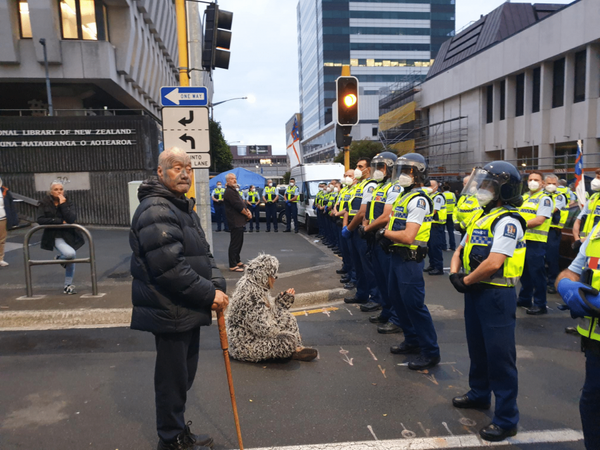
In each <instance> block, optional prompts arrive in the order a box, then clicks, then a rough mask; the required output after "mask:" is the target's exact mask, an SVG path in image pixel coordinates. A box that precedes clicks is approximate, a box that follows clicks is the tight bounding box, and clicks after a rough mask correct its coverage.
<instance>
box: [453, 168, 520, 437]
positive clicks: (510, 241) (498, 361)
mask: <svg viewBox="0 0 600 450" xmlns="http://www.w3.org/2000/svg"><path fill="white" fill-rule="evenodd" d="M471 188H474V190H476V192H477V194H476V195H477V200H478V204H479V206H481V207H482V208H483V216H482V217H480V218H478V219H477V220H475V221H472V222H471V223H470V224H469V227H468V229H467V234H466V235H465V237H464V238H463V239H462V242H461V243H460V245H459V246H458V248H457V249H456V251H455V252H454V255H453V257H452V262H451V265H450V281H451V282H452V284H453V286H454V287H455V289H456V290H457V291H458V292H460V293H462V294H464V295H465V311H464V315H465V329H466V334H467V346H468V349H469V357H470V359H471V367H470V370H469V387H470V388H471V389H470V390H469V392H467V393H466V394H465V395H462V396H459V397H455V398H454V399H453V400H452V404H453V405H454V406H455V407H456V408H472V409H489V408H490V402H491V395H492V393H494V396H495V398H496V402H495V408H494V417H493V419H492V422H491V423H490V424H489V425H487V426H485V427H483V428H482V429H481V430H479V434H480V436H481V437H482V438H483V439H485V440H486V441H502V440H504V439H506V438H507V437H510V436H514V435H516V434H517V424H518V422H519V410H518V408H517V393H518V388H519V380H518V377H517V350H516V343H515V324H516V308H517V306H516V300H517V296H516V290H515V285H516V284H517V282H518V280H519V277H520V276H521V274H522V273H523V265H524V264H525V251H526V249H525V241H524V239H523V236H524V230H525V227H526V223H525V220H524V219H523V217H522V216H521V214H520V213H519V210H518V209H517V208H518V207H519V206H520V204H521V203H522V197H521V189H522V184H521V175H520V174H519V171H518V170H517V169H516V168H515V167H514V166H513V165H512V164H510V163H508V162H505V161H494V162H491V163H488V164H487V165H485V166H484V167H483V169H480V168H476V169H473V173H472V175H471V178H470V181H469V184H468V185H467V187H466V188H465V189H466V192H470V191H469V189H471ZM527 251H529V250H527ZM461 266H462V267H463V268H464V273H458V272H459V270H460V268H461Z"/></svg>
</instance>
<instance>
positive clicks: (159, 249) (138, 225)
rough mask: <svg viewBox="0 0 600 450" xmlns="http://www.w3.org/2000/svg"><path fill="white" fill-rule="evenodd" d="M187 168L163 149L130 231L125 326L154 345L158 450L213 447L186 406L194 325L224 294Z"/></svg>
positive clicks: (182, 158)
mask: <svg viewBox="0 0 600 450" xmlns="http://www.w3.org/2000/svg"><path fill="white" fill-rule="evenodd" d="M191 173H192V166H191V162H190V158H189V156H188V155H187V154H186V153H185V152H184V151H183V150H180V149H178V148H170V149H167V150H165V151H164V152H162V153H161V154H160V156H159V157H158V169H157V174H158V179H157V178H150V179H147V180H145V181H144V182H143V183H142V184H141V186H140V188H139V190H138V198H139V200H140V204H139V206H138V207H137V209H136V211H135V214H134V216H133V220H132V223H131V230H130V232H129V243H130V246H131V249H132V251H133V255H132V258H131V275H132V276H133V284H132V293H131V300H132V303H133V313H132V316H131V329H134V330H141V331H149V332H151V333H153V334H154V341H155V345H156V365H155V369H154V391H155V402H156V428H157V432H158V438H159V440H158V450H184V449H191V450H205V449H207V448H208V447H212V445H213V439H212V438H210V437H209V436H207V435H196V434H193V433H192V432H191V430H190V425H191V422H187V423H186V421H185V418H184V411H185V409H186V400H187V392H188V391H189V390H190V388H191V387H192V383H193V382H194V378H195V376H196V370H197V367H198V351H199V347H200V327H201V326H205V325H210V323H211V309H224V308H226V307H227V303H228V298H227V295H225V291H226V285H225V279H224V278H223V276H222V275H221V272H220V271H219V269H218V268H217V265H216V263H215V261H214V259H213V256H212V254H211V253H210V247H209V244H208V242H207V241H206V237H205V235H204V230H203V229H202V226H201V225H200V219H199V217H198V216H197V215H196V213H195V212H194V204H195V200H194V199H193V198H187V197H186V196H185V194H186V193H187V192H188V190H189V188H190V185H191V182H190V176H191ZM236 195H237V194H236ZM204 384H205V385H206V384H207V382H206V381H205V382H204Z"/></svg>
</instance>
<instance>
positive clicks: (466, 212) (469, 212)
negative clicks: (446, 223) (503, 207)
mask: <svg viewBox="0 0 600 450" xmlns="http://www.w3.org/2000/svg"><path fill="white" fill-rule="evenodd" d="M468 182H469V177H468V176H466V177H464V178H463V193H462V194H461V195H460V197H459V199H458V201H457V202H456V214H455V220H454V228H455V229H456V231H458V232H459V233H460V235H461V239H462V238H463V237H464V236H465V233H466V231H467V227H468V226H469V224H470V223H471V221H472V220H477V219H478V218H479V217H480V216H481V214H482V213H483V211H482V209H481V206H479V203H477V195H476V192H465V190H464V187H465V186H466V185H467V183H468Z"/></svg>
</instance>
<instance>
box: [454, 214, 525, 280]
mask: <svg viewBox="0 0 600 450" xmlns="http://www.w3.org/2000/svg"><path fill="white" fill-rule="evenodd" d="M506 216H512V217H515V218H518V219H519V221H522V220H523V219H522V218H521V217H518V216H519V213H518V212H517V210H512V211H511V210H509V209H507V208H506V207H504V206H500V207H499V208H494V209H493V210H492V211H491V212H490V213H489V214H487V215H486V216H484V217H481V218H479V219H477V220H474V221H473V222H471V224H470V225H469V228H468V229H467V238H466V242H465V248H464V252H463V267H464V268H465V273H466V274H469V273H471V272H473V271H474V270H475V269H476V268H477V267H478V266H479V264H481V263H482V262H483V261H484V260H485V259H487V258H488V256H489V255H490V251H491V249H492V244H493V242H494V233H493V228H494V226H495V225H496V223H498V221H499V220H500V219H502V218H503V217H506ZM511 226H512V225H511ZM523 226H524V224H523ZM514 228H515V229H514V233H515V236H516V234H517V229H516V227H514ZM498 232H499V233H502V232H504V230H498ZM526 250H527V249H526V247H525V239H521V240H519V241H518V242H517V248H516V249H515V251H514V253H513V255H512V256H510V257H507V258H506V259H505V260H504V264H502V267H500V269H498V271H497V272H496V273H494V274H493V275H492V276H491V277H489V278H488V279H487V280H483V281H480V283H483V284H492V285H494V286H506V287H513V286H515V285H516V284H517V282H518V281H519V278H520V277H521V275H523V268H524V267H525V251H526Z"/></svg>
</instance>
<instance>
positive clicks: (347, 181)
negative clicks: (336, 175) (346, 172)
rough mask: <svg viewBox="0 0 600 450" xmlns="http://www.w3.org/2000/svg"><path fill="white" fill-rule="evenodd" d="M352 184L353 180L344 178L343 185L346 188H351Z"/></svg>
mask: <svg viewBox="0 0 600 450" xmlns="http://www.w3.org/2000/svg"><path fill="white" fill-rule="evenodd" d="M352 183H354V180H353V179H352V178H351V177H346V178H344V184H345V185H346V186H352Z"/></svg>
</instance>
